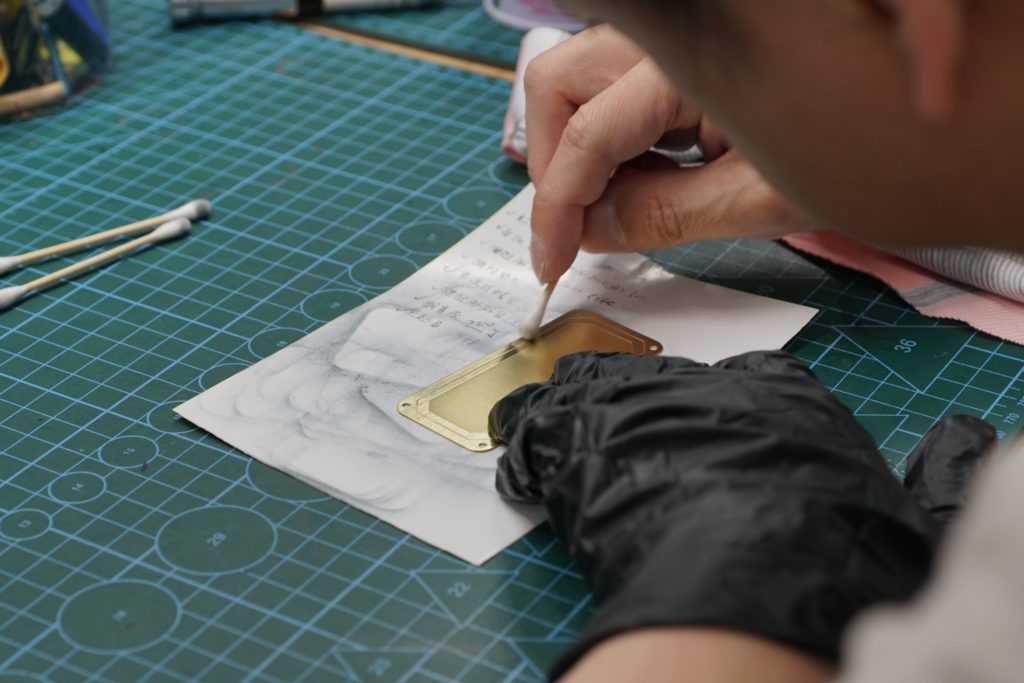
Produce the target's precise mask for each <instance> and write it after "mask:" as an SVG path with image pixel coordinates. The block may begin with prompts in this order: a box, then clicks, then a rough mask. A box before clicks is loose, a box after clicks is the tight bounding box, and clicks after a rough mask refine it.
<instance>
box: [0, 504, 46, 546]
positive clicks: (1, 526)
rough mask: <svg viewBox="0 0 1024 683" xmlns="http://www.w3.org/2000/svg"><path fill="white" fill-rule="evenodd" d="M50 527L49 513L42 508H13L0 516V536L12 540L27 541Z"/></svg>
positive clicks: (40, 534)
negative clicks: (12, 510)
mask: <svg viewBox="0 0 1024 683" xmlns="http://www.w3.org/2000/svg"><path fill="white" fill-rule="evenodd" d="M49 529H50V515H48V514H46V513H45V512H43V511H42V510H15V511H14V512H9V513H7V514H6V515H4V516H3V518H0V536H3V537H4V538H8V539H10V540H12V541H27V540H29V539H30V538H37V537H39V536H42V535H43V534H45V533H46V532H47V531H49Z"/></svg>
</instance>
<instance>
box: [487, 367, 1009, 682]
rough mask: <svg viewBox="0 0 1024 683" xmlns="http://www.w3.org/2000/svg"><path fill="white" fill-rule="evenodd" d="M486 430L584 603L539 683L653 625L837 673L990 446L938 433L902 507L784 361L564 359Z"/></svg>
mask: <svg viewBox="0 0 1024 683" xmlns="http://www.w3.org/2000/svg"><path fill="white" fill-rule="evenodd" d="M490 428H491V433H492V435H493V436H494V437H495V438H497V439H499V440H500V441H502V442H504V443H506V444H507V446H508V448H507V450H506V452H505V454H504V455H503V456H502V457H501V459H500V460H499V463H498V476H497V487H498V490H499V492H500V493H501V495H502V496H503V497H505V498H506V499H508V500H512V501H516V502H533V503H540V502H543V504H544V505H545V506H546V508H547V513H548V518H549V520H550V522H551V524H552V526H553V527H554V529H555V531H556V533H557V534H558V535H559V536H560V537H561V538H562V539H563V540H564V541H565V542H566V543H567V544H568V546H569V549H570V551H571V553H572V555H573V557H574V558H575V560H576V563H577V566H578V567H579V569H580V571H582V572H583V573H584V575H585V576H586V577H587V578H588V580H589V582H590V585H591V587H592V589H593V591H594V596H595V601H596V603H597V605H598V609H597V611H596V613H595V615H594V617H593V619H592V620H591V622H590V623H589V624H588V626H587V628H586V629H585V631H584V634H583V638H582V641H581V643H580V644H579V646H577V647H576V648H575V649H574V650H573V651H572V652H570V653H569V655H568V656H567V657H566V658H565V659H563V660H562V662H561V663H560V664H559V666H558V668H557V669H556V671H555V672H554V675H560V674H561V673H563V672H564V671H565V670H567V669H568V668H569V666H571V665H572V663H573V662H574V661H575V660H576V659H577V658H578V657H580V656H582V654H583V653H584V652H586V650H587V649H589V648H590V647H592V646H594V645H595V644H597V643H598V642H600V641H601V640H603V639H605V638H607V637H610V636H612V635H615V634H618V633H622V632H624V631H628V630H632V629H636V628H642V627H651V626H669V625H702V626H718V627H724V628H731V629H735V630H739V631H744V632H747V633H751V634H755V635H760V636H763V637H766V638H769V639H772V640H775V641H778V642H781V643H785V644H788V645H791V646H795V647H798V648H801V649H804V650H806V651H808V652H811V653H815V654H818V655H823V656H826V657H830V658H835V657H836V656H837V654H838V647H839V640H840V637H841V635H842V631H843V629H844V628H845V626H846V625H847V623H848V622H849V620H850V619H851V618H852V617H853V615H854V614H856V613H857V612H858V611H860V610H861V609H863V608H864V607H867V606H869V605H871V604H874V603H878V602H891V601H900V600H904V599H906V598H908V597H910V595H912V594H913V593H914V591H915V590H916V589H917V588H918V587H919V586H920V585H921V584H922V582H923V581H924V579H925V577H926V575H927V573H928V569H929V566H930V562H931V558H932V555H933V552H934V549H935V546H936V543H937V541H938V539H939V535H940V531H941V524H942V523H945V522H946V521H948V518H949V515H950V514H951V513H952V512H953V511H954V509H955V508H956V506H957V505H958V504H959V496H960V492H961V490H962V487H963V485H964V484H965V482H966V480H967V479H968V478H969V475H970V473H971V472H972V471H973V469H974V468H975V466H976V464H977V462H978V460H979V459H980V458H981V457H982V456H983V455H984V454H985V452H986V451H987V450H988V448H989V446H990V445H991V444H992V443H993V442H994V440H995V434H994V430H992V428H991V427H990V426H989V425H987V424H986V423H984V422H982V421H981V420H977V419H975V418H967V417H958V418H952V419H951V420H947V421H945V422H943V423H940V424H939V425H938V426H937V427H936V428H935V429H933V430H932V432H930V433H929V435H928V436H927V437H926V439H925V440H924V442H922V445H921V447H920V448H919V449H918V450H917V451H916V452H915V453H914V455H913V456H912V458H911V461H910V466H909V471H910V475H908V484H909V486H910V489H911V492H908V491H907V489H905V488H904V487H903V486H902V485H901V484H900V482H899V481H897V480H896V478H895V477H894V476H893V475H892V474H891V473H890V471H889V468H888V466H887V465H886V463H885V461H884V460H883V459H882V457H881V456H880V455H879V453H878V451H877V450H876V448H875V444H874V442H873V440H872V438H871V436H870V435H869V434H868V433H867V432H866V431H864V429H863V428H862V427H860V425H859V424H858V423H857V422H856V420H855V419H854V418H853V416H852V415H851V414H850V412H849V411H848V410H847V409H846V408H845V407H844V406H842V404H840V403H839V402H838V401H837V400H836V399H835V398H834V397H833V396H832V395H831V394H830V393H829V392H828V390H827V389H826V388H825V387H824V386H822V385H821V384H820V383H819V382H818V381H817V379H816V378H815V377H814V375H813V373H812V372H811V371H810V370H809V369H808V368H807V367H806V366H804V365H803V364H802V363H800V362H799V361H798V360H797V359H795V358H793V357H792V356H790V355H788V354H785V353H781V352H763V353H751V354H744V355H741V356H736V357H734V358H729V359H726V360H724V361H721V362H720V363H717V364H715V365H714V366H707V365H704V364H700V363H695V362H693V361H690V360H687V359H683V358H662V357H638V356H633V355H630V354H599V353H583V354H575V355H572V356H567V357H565V358H563V359H561V360H560V361H559V362H558V364H557V366H556V368H555V372H554V374H553V376H552V378H551V380H550V381H549V382H547V383H544V384H533V385H529V386H526V387H523V388H521V389H519V390H517V391H515V392H513V393H512V394H510V395H509V396H507V397H506V398H505V399H503V400H502V401H500V402H499V403H498V404H497V405H496V406H495V408H494V410H493V411H492V413H491V420H490ZM933 456H934V457H933ZM912 494H913V495H912ZM918 501H921V503H919V502H918ZM922 503H923V505H922ZM930 511H931V512H934V513H936V515H937V517H938V519H936V518H934V517H933V516H932V515H931V514H929V512H930Z"/></svg>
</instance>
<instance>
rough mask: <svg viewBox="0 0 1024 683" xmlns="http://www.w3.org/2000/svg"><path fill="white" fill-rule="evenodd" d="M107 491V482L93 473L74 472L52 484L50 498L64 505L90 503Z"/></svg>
mask: <svg viewBox="0 0 1024 683" xmlns="http://www.w3.org/2000/svg"><path fill="white" fill-rule="evenodd" d="M106 490H107V482H106V481H105V480H104V479H103V477H101V476H100V475H98V474H93V473H92V472H72V473H71V474H65V475H64V476H62V477H60V478H59V479H55V480H54V481H53V483H51V484H50V497H51V498H53V499H54V500H58V501H60V502H62V503H69V504H75V503H88V502H89V501H90V500H96V499H97V498H99V497H100V496H101V495H103V492H104V491H106Z"/></svg>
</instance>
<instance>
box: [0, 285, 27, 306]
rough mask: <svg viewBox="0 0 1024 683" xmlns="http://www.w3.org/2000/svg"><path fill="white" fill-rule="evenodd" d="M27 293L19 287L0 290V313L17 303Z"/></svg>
mask: <svg viewBox="0 0 1024 683" xmlns="http://www.w3.org/2000/svg"><path fill="white" fill-rule="evenodd" d="M27 291H28V290H27V289H25V288H24V287H22V286H21V285H17V286H15V287H4V288H3V289H0V311H3V310H6V309H8V308H10V307H11V306H13V305H14V304H16V303H18V300H19V299H21V297H23V296H25V293H26V292H27Z"/></svg>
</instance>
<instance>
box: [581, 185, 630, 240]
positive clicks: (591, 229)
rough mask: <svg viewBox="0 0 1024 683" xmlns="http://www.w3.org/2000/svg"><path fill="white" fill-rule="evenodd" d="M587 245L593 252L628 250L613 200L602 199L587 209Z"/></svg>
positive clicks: (608, 198) (610, 197)
mask: <svg viewBox="0 0 1024 683" xmlns="http://www.w3.org/2000/svg"><path fill="white" fill-rule="evenodd" d="M584 229H585V230H586V233H587V244H588V246H589V247H590V248H591V250H593V251H624V250H626V249H627V248H628V246H627V245H626V239H625V237H624V236H623V234H622V225H620V224H619V217H618V216H617V215H616V213H615V198H614V197H612V196H606V197H602V198H601V199H598V200H597V201H596V202H594V203H593V204H591V205H590V208H588V209H587V216H586V224H585V227H584Z"/></svg>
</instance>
